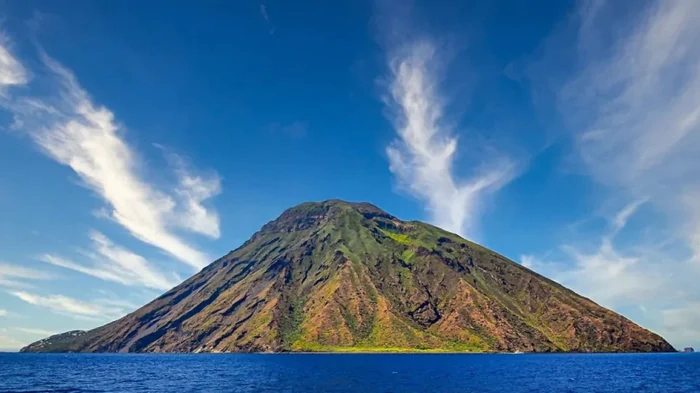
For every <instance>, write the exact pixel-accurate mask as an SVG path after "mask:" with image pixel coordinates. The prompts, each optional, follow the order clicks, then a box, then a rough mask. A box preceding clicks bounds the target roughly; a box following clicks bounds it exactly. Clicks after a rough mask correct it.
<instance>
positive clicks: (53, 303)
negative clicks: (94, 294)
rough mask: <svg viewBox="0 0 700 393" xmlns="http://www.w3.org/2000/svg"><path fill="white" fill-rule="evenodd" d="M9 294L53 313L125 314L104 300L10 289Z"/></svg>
mask: <svg viewBox="0 0 700 393" xmlns="http://www.w3.org/2000/svg"><path fill="white" fill-rule="evenodd" d="M9 293H10V295H12V296H15V297H17V298H18V299H20V300H22V301H24V302H26V303H28V304H31V305H34V306H38V307H43V308H46V309H48V310H50V311H52V312H54V313H57V314H61V315H67V316H71V317H76V318H86V319H89V320H108V319H113V318H118V317H121V316H122V315H124V314H125V310H124V307H123V306H122V305H120V304H115V303H113V302H110V301H106V300H97V301H94V302H86V301H82V300H78V299H74V298H71V297H68V296H63V295H39V294H35V293H30V292H25V291H10V292H9Z"/></svg>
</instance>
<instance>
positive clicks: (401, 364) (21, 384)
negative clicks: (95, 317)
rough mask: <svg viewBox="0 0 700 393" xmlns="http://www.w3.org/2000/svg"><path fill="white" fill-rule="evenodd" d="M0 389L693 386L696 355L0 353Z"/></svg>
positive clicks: (699, 361)
mask: <svg viewBox="0 0 700 393" xmlns="http://www.w3.org/2000/svg"><path fill="white" fill-rule="evenodd" d="M0 392H65V393H68V392H110V393H111V392H177V393H184V392H255V393H258V392H299V393H306V392H309V393H310V392H361V393H375V392H377V393H379V392H381V393H388V392H407V393H412V392H431V393H432V392H460V393H465V392H498V393H521V392H522V393H524V392H566V393H574V392H575V393H620V392H634V393H643V392H648V393H652V392H654V393H700V356H699V355H697V354H688V355H686V354H547V355H545V354H537V355H536V354H521V355H520V354H518V355H516V354H512V355H510V354H488V355H487V354H484V355H476V354H474V355H472V354H469V355H466V354H450V355H447V354H420V355H417V354H275V355H266V354H259V355H247V354H218V355H204V354H197V355H127V354H123V355H119V354H109V355H107V354H0Z"/></svg>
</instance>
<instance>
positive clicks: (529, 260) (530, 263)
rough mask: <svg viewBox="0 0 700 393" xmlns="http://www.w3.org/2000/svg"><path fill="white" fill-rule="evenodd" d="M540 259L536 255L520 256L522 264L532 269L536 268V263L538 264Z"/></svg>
mask: <svg viewBox="0 0 700 393" xmlns="http://www.w3.org/2000/svg"><path fill="white" fill-rule="evenodd" d="M538 263H539V261H538V259H537V257H535V256H534V255H521V256H520V264H521V265H523V266H525V267H526V268H528V269H530V270H532V269H534V268H535V266H536V265H538Z"/></svg>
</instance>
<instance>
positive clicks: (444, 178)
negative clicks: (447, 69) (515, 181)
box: [386, 41, 514, 236]
mask: <svg viewBox="0 0 700 393" xmlns="http://www.w3.org/2000/svg"><path fill="white" fill-rule="evenodd" d="M439 65H440V64H439V59H438V53H437V50H436V48H435V46H434V45H433V43H432V42H430V41H419V42H416V43H413V44H411V45H407V46H405V47H401V48H400V49H398V50H395V51H393V52H391V53H390V56H389V68H390V71H391V75H390V76H391V79H390V83H389V97H388V99H387V100H386V103H387V106H388V107H389V108H390V110H391V113H392V115H391V116H390V120H391V122H392V124H393V125H394V128H395V129H396V132H397V134H398V139H396V140H394V141H393V142H392V143H391V145H390V146H388V147H387V149H386V153H387V156H388V158H389V163H390V170H391V172H392V173H393V174H394V175H395V176H396V177H397V179H398V181H399V184H400V185H401V186H402V187H404V188H405V189H407V190H408V191H409V192H410V193H411V194H412V195H414V196H415V197H417V198H419V199H420V200H422V201H423V202H425V206H426V210H427V212H428V213H429V215H430V217H431V218H430V219H431V221H432V222H433V223H434V224H436V225H437V226H440V227H442V228H444V229H447V230H449V231H452V232H455V233H458V234H460V235H463V236H470V235H473V232H474V230H475V228H474V227H475V224H476V222H477V219H478V216H479V205H480V202H481V201H482V199H483V198H484V197H485V196H486V195H487V194H489V193H491V192H494V191H496V190H498V189H499V188H501V187H502V186H503V185H505V184H506V183H508V182H509V181H510V180H511V179H512V178H513V175H514V170H513V163H512V162H511V161H510V160H508V159H506V158H502V159H500V160H496V161H495V162H491V163H490V164H489V166H488V167H484V168H481V169H482V170H481V171H478V173H477V174H476V175H474V176H472V177H471V178H468V179H466V180H461V179H459V178H458V177H457V175H456V173H455V170H454V168H453V166H454V161H455V158H456V156H457V149H458V143H457V142H458V141H457V137H456V136H454V135H453V134H452V133H451V132H450V130H449V128H448V127H446V126H444V125H443V124H442V122H443V115H444V109H445V105H444V104H445V103H444V98H443V97H442V96H441V95H440V92H439V78H438V74H439V69H438V68H439Z"/></svg>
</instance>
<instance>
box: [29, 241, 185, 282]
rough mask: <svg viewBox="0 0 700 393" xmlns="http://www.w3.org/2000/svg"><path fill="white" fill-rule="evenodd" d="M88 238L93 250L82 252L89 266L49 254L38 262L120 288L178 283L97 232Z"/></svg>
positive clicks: (175, 278) (176, 279)
mask: <svg viewBox="0 0 700 393" xmlns="http://www.w3.org/2000/svg"><path fill="white" fill-rule="evenodd" d="M90 238H91V240H92V242H93V251H84V252H83V255H84V256H86V257H88V259H89V260H90V261H91V262H92V263H91V264H90V265H85V264H79V263H76V262H73V261H71V260H68V259H65V258H62V257H60V256H57V255H52V254H44V255H41V256H40V257H39V260H41V261H43V262H46V263H49V264H51V265H54V266H58V267H61V268H64V269H70V270H74V271H77V272H80V273H83V274H87V275H89V276H93V277H96V278H99V279H102V280H106V281H112V282H116V283H119V284H123V285H130V286H145V287H149V288H154V289H160V290H168V289H170V288H172V287H174V286H175V285H177V284H178V282H179V281H180V280H179V279H178V278H177V277H175V276H173V277H167V276H165V275H164V274H163V273H161V272H160V271H158V270H157V269H155V268H154V267H153V266H151V264H150V263H149V262H148V261H147V260H146V259H144V258H143V257H142V256H140V255H137V254H134V253H133V252H131V251H129V250H126V249H124V248H121V247H119V246H117V245H115V244H114V243H113V242H112V241H111V240H110V239H108V238H107V237H106V236H104V235H103V234H101V233H99V232H92V233H91V234H90Z"/></svg>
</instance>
